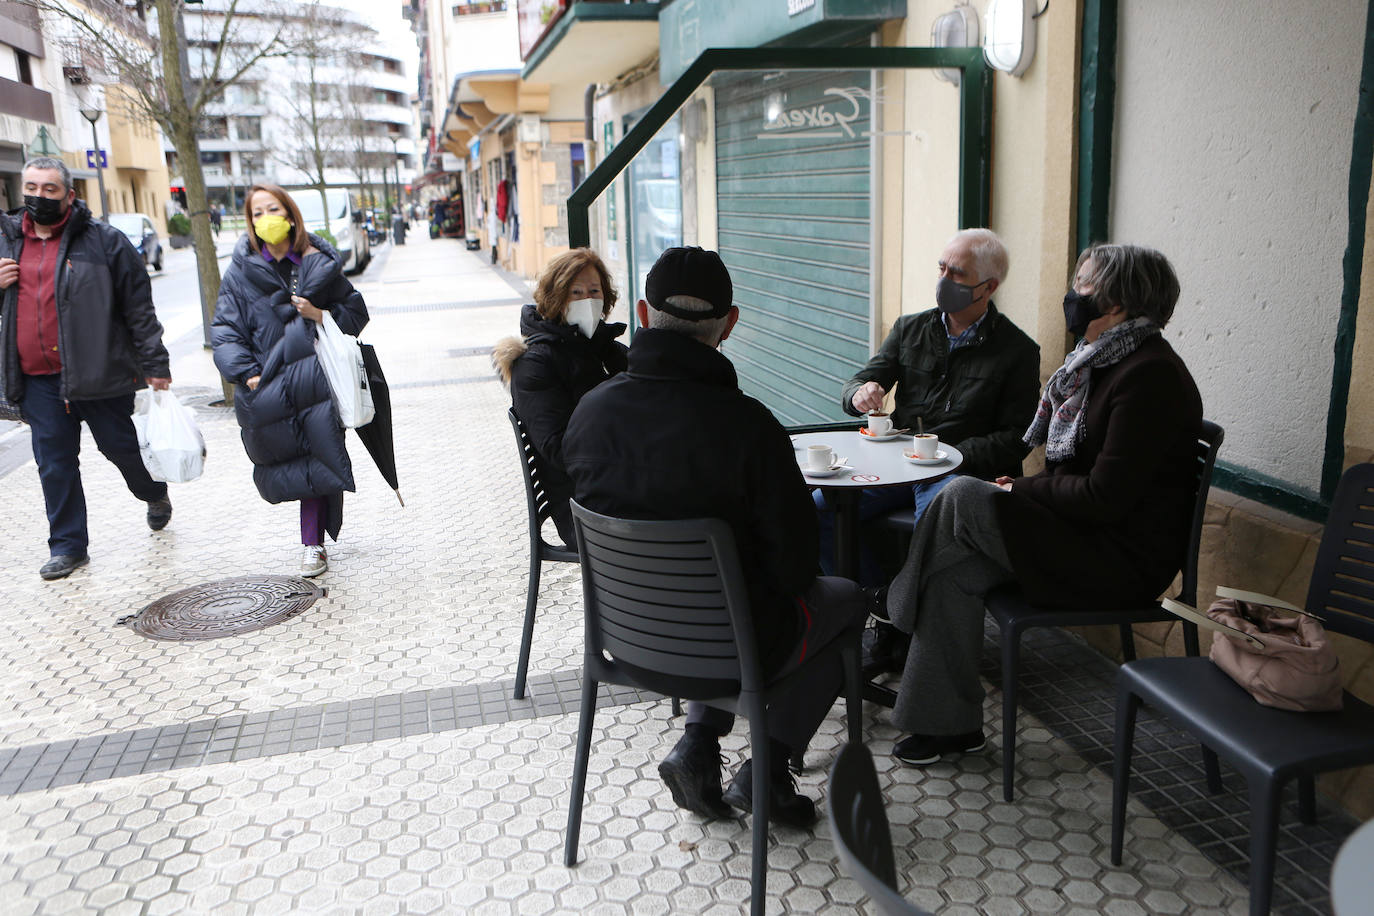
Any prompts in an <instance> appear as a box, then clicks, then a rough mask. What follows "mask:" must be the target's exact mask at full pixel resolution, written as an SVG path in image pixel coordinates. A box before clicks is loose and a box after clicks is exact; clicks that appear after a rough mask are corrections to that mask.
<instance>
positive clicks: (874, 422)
mask: <svg viewBox="0 0 1374 916" xmlns="http://www.w3.org/2000/svg"><path fill="white" fill-rule="evenodd" d="M890 432H892V417H890V416H888V415H887V414H885V413H877V412H874V413H871V414H869V415H868V434H869V435H870V436H886V435H887V434H888V433H890Z"/></svg>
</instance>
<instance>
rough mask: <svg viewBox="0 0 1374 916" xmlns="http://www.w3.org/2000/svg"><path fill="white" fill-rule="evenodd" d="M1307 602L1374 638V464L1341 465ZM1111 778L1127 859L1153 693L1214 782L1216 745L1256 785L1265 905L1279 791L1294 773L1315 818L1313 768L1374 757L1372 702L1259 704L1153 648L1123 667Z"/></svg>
mask: <svg viewBox="0 0 1374 916" xmlns="http://www.w3.org/2000/svg"><path fill="white" fill-rule="evenodd" d="M1304 607H1305V608H1306V610H1308V611H1309V612H1311V613H1313V614H1316V615H1318V616H1320V617H1321V618H1322V621H1323V623H1324V625H1325V627H1326V629H1328V630H1330V631H1332V632H1336V633H1344V634H1345V635H1347V636H1352V637H1354V638H1355V639H1360V640H1364V641H1365V642H1374V464H1357V465H1355V466H1354V467H1352V468H1350V469H1349V470H1348V471H1346V472H1345V474H1344V476H1342V477H1341V482H1340V485H1339V486H1338V487H1337V489H1336V496H1335V499H1334V501H1333V502H1332V506H1331V515H1330V517H1329V518H1328V519H1327V522H1326V530H1325V531H1324V532H1323V533H1322V540H1321V546H1320V547H1319V548H1318V549H1317V561H1316V568H1315V570H1314V571H1313V573H1312V581H1311V584H1310V585H1309V586H1308V590H1307V601H1306V603H1305V604H1304ZM1116 683H1117V693H1116V765H1115V769H1114V772H1113V780H1112V864H1113V865H1120V864H1121V847H1122V841H1123V836H1124V832H1125V817H1126V793H1127V790H1128V784H1129V781H1130V768H1131V751H1132V744H1133V740H1134V736H1135V720H1136V714H1137V712H1138V711H1139V709H1140V705H1141V703H1147V704H1149V705H1150V706H1153V707H1154V708H1155V709H1157V710H1159V711H1160V712H1162V713H1163V714H1164V716H1165V717H1166V718H1168V719H1169V721H1170V722H1172V723H1173V724H1174V725H1176V726H1179V727H1181V728H1183V729H1185V730H1186V731H1188V732H1189V733H1191V734H1192V735H1194V736H1195V737H1197V738H1198V740H1200V741H1202V743H1203V745H1204V747H1206V748H1207V749H1208V750H1207V753H1208V756H1209V758H1210V759H1209V766H1208V786H1209V788H1210V789H1211V790H1212V791H1213V792H1218V791H1220V790H1221V780H1220V778H1219V772H1218V770H1217V769H1216V767H1215V766H1214V764H1215V760H1216V757H1215V755H1220V756H1221V757H1224V758H1226V760H1227V761H1228V762H1229V763H1230V764H1231V765H1232V766H1234V767H1235V768H1236V769H1237V770H1239V771H1240V773H1241V775H1242V776H1244V777H1245V781H1246V783H1247V784H1248V786H1249V791H1250V808H1251V811H1250V912H1251V914H1264V913H1268V912H1269V903H1270V899H1271V895H1272V892H1273V883H1274V852H1275V847H1276V846H1277V839H1278V817H1279V796H1280V794H1281V793H1282V791H1283V788H1284V786H1285V785H1286V784H1287V783H1288V782H1289V781H1290V780H1292V779H1294V778H1296V779H1297V780H1298V802H1299V804H1298V809H1299V816H1300V817H1301V818H1302V820H1303V821H1304V822H1305V823H1312V822H1313V821H1314V820H1315V819H1316V776H1317V775H1318V774H1320V773H1325V772H1328V771H1330V770H1342V769H1346V768H1347V767H1354V766H1360V765H1363V764H1369V763H1374V707H1371V706H1370V705H1369V704H1367V703H1365V702H1363V701H1361V700H1359V699H1357V698H1356V697H1354V696H1352V695H1351V694H1350V693H1348V692H1347V693H1346V694H1345V696H1344V701H1345V705H1344V708H1343V709H1341V711H1339V712H1290V711H1288V710H1283V709H1273V708H1270V707H1267V706H1261V705H1259V703H1257V702H1255V700H1254V698H1253V697H1251V696H1250V694H1249V693H1247V692H1246V691H1245V690H1244V689H1243V688H1241V687H1240V686H1239V685H1237V684H1236V682H1235V681H1233V680H1231V678H1230V677H1229V676H1228V675H1226V674H1225V673H1224V672H1223V671H1222V670H1221V669H1220V668H1218V667H1217V666H1216V665H1214V664H1213V663H1212V661H1211V659H1207V658H1147V659H1140V660H1139V661H1133V662H1130V663H1128V664H1126V665H1123V666H1122V667H1121V670H1120V672H1118V674H1117V682H1116Z"/></svg>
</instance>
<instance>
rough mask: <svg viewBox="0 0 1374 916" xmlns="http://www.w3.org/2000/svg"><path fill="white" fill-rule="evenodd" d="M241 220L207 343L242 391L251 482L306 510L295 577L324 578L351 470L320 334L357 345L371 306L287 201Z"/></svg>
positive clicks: (261, 192)
mask: <svg viewBox="0 0 1374 916" xmlns="http://www.w3.org/2000/svg"><path fill="white" fill-rule="evenodd" d="M305 193H309V194H313V193H316V192H314V191H307V192H305ZM244 217H245V220H246V224H247V226H248V231H247V232H245V233H244V236H243V238H241V239H239V241H238V244H237V245H236V246H235V248H234V255H233V259H232V261H231V262H230V265H229V269H228V270H226V271H225V272H224V278H223V280H222V281H221V282H220V291H219V301H218V303H217V304H216V306H215V320H214V323H213V324H212V326H211V328H210V342H211V344H212V346H213V347H214V354H215V365H216V366H217V367H218V368H219V371H220V373H221V374H222V375H223V376H224V377H225V378H226V379H228V380H229V381H230V382H233V383H234V385H235V389H234V412H235V414H236V416H237V418H238V421H239V426H240V427H241V428H242V430H243V444H244V448H245V449H247V451H248V457H249V459H250V460H251V461H252V462H253V465H254V468H253V482H254V483H255V484H256V485H257V488H258V492H259V493H260V494H261V495H262V498H263V499H265V500H267V501H268V502H269V503H280V502H287V501H291V500H299V501H300V514H301V543H302V544H303V545H304V548H305V549H304V557H303V558H302V559H301V561H300V568H299V573H300V575H303V576H317V575H319V574H320V573H323V572H324V571H325V570H326V569H328V568H329V559H328V556H327V555H326V553H325V549H324V536H325V534H328V535H330V536H331V537H333V538H334V539H336V540H337V539H338V536H339V528H340V525H341V524H342V520H343V493H344V491H345V490H352V489H353V467H352V464H351V462H350V461H349V457H348V450H347V449H346V448H345V446H344V430H343V427H342V426H340V424H339V418H338V412H337V410H336V408H335V406H334V402H333V399H332V398H331V396H330V391H329V383H328V382H327V381H326V380H325V377H324V371H323V370H322V369H321V368H320V365H319V362H318V360H317V359H316V358H315V325H316V323H317V322H319V321H320V320H321V318H322V317H323V313H324V312H325V311H328V312H329V313H330V315H331V316H332V317H333V318H334V321H335V322H336V323H337V324H338V325H339V327H340V328H341V329H342V330H343V331H344V333H346V334H355V335H356V334H357V333H358V332H359V331H361V330H362V329H363V327H364V326H365V325H366V324H367V305H366V304H365V303H364V302H363V297H362V296H361V295H360V294H359V293H358V291H357V290H355V289H354V288H353V285H352V284H351V283H349V282H348V280H347V279H346V278H345V277H344V275H343V260H342V258H341V257H340V256H339V253H338V252H337V251H335V250H334V247H333V246H332V245H330V244H329V242H328V241H326V240H325V239H323V238H321V237H319V236H316V235H311V234H310V233H309V232H308V231H307V230H306V228H305V224H304V221H303V220H302V219H301V211H300V209H299V208H298V207H297V206H296V202H295V201H294V200H292V199H291V196H290V195H289V194H287V193H286V191H285V190H283V189H282V188H279V187H277V186H276V185H254V186H253V187H252V188H250V189H249V191H248V198H247V202H246V204H245V206H244Z"/></svg>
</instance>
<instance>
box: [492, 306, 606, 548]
mask: <svg viewBox="0 0 1374 916" xmlns="http://www.w3.org/2000/svg"><path fill="white" fill-rule="evenodd" d="M624 333H625V325H624V324H622V323H620V322H615V323H607V322H604V321H603V322H602V323H601V324H599V325H597V328H596V331H595V332H593V333H592V337H591V339H590V340H588V339H587V338H585V337H583V336H582V332H581V331H579V330H577V329H576V327H574V326H573V325H570V324H564V323H563V322H561V321H549V320H548V319H546V318H540V317H539V312H538V311H537V310H536V309H535V307H534V306H533V305H527V306H525V307H524V309H523V310H521V312H520V335H521V336H522V337H523V338H524V342H525V350H524V352H523V353H522V354H521V355H519V356H518V357H517V358H515V359H514V360H513V361H510V362H507V363H503V364H499V365H498V368H499V369H500V370H501V371H502V374H503V375H506V376H508V377H509V379H510V393H511V401H512V403H513V406H514V407H515V413H516V415H517V416H518V417H520V420H521V422H523V423H524V424H525V429H526V430H528V431H529V435H530V440H531V441H532V442H533V443H534V448H535V450H536V451H537V452H539V456H540V457H541V458H542V459H543V460H544V478H543V483H544V493H545V495H546V496H547V497H548V500H549V505H550V508H551V511H552V515H553V521H554V525H555V527H557V529H558V533H559V535H560V536H562V537H563V538H564V540H565V541H567V543H569V544H571V543H572V541H571V540H570V539H571V538H572V534H573V527H572V512H571V510H569V509H568V499H569V498H570V497H571V496H572V481H571V480H569V479H568V474H567V471H566V470H565V469H564V467H563V433H564V431H565V430H566V429H567V427H568V418H569V417H571V416H572V412H573V408H574V407H576V406H577V402H578V401H580V400H582V396H583V395H585V394H586V393H587V392H589V391H591V390H592V389H593V388H595V387H596V386H597V385H600V384H601V383H602V382H604V381H606V380H607V379H608V378H610V377H611V376H613V375H616V374H618V373H620V372H624V371H625V366H626V365H627V361H628V358H629V357H628V355H627V354H628V350H627V348H626V347H625V345H624V344H623V343H621V342H620V341H618V340H616V338H617V337H619V336H620V335H621V334H624Z"/></svg>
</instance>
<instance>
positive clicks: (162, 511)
mask: <svg viewBox="0 0 1374 916" xmlns="http://www.w3.org/2000/svg"><path fill="white" fill-rule="evenodd" d="M171 520H172V497H171V496H170V495H168V496H164V497H162V498H161V499H153V500H149V501H148V527H149V528H151V529H153V530H154V531H161V530H162V529H163V528H166V527H167V523H168V522H170V521H171Z"/></svg>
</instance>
